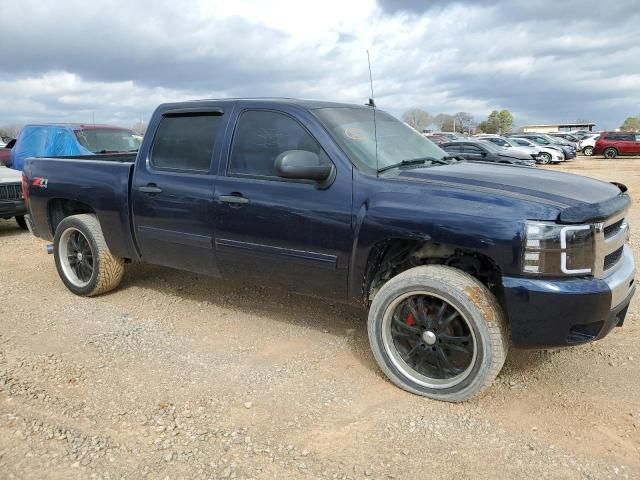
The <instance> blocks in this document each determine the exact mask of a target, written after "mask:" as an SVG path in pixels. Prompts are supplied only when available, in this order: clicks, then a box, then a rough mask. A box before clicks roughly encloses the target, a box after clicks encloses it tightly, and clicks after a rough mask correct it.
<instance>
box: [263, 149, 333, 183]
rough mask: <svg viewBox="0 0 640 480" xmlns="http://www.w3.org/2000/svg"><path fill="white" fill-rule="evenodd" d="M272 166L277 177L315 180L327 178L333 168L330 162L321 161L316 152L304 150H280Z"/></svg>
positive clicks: (320, 180) (319, 180)
mask: <svg viewBox="0 0 640 480" xmlns="http://www.w3.org/2000/svg"><path fill="white" fill-rule="evenodd" d="M274 166H275V170H276V174H277V175H278V176H279V177H282V178H289V179H295V180H314V181H316V182H322V181H324V180H327V179H328V178H329V176H330V175H331V172H332V170H333V166H332V164H330V163H322V162H321V161H320V157H319V156H318V155H317V154H316V153H313V152H308V151H306V150H288V151H286V152H282V153H281V154H280V155H278V157H277V158H276V160H275V165H274Z"/></svg>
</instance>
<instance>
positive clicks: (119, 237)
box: [24, 153, 138, 259]
mask: <svg viewBox="0 0 640 480" xmlns="http://www.w3.org/2000/svg"><path fill="white" fill-rule="evenodd" d="M134 163H135V154H133V153H127V154H105V155H87V156H74V157H55V158H47V157H40V158H28V159H27V160H26V161H25V165H24V172H25V174H26V175H27V178H30V179H34V178H36V177H37V178H39V179H42V180H43V182H41V183H38V184H33V183H32V185H31V186H30V188H29V192H30V195H29V197H30V198H29V202H30V210H31V215H32V217H33V224H34V225H37V226H38V232H34V233H36V234H37V235H38V236H40V237H42V238H45V239H48V240H52V239H53V233H54V232H53V231H52V223H55V218H56V215H55V213H54V211H55V210H56V209H60V208H64V209H76V208H82V207H83V206H87V208H90V209H91V210H92V211H94V212H95V214H96V215H97V217H98V220H99V221H100V225H101V226H102V230H103V232H104V237H105V240H106V242H107V245H108V246H109V248H110V249H111V251H112V252H113V253H114V254H116V255H118V256H121V257H124V258H131V259H137V258H138V253H137V249H136V247H135V243H134V240H133V235H132V232H131V208H130V204H129V202H130V199H129V185H130V179H131V175H132V172H133V167H134ZM70 194H72V197H71V198H70ZM62 199H64V200H62ZM69 202H72V203H69ZM41 230H42V231H41Z"/></svg>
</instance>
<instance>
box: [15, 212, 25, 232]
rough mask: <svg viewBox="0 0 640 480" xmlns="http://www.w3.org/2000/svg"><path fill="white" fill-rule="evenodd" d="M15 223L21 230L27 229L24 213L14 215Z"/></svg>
mask: <svg viewBox="0 0 640 480" xmlns="http://www.w3.org/2000/svg"><path fill="white" fill-rule="evenodd" d="M16 223H17V224H18V226H19V227H20V228H21V229H22V230H27V228H28V227H27V221H26V220H25V219H24V215H18V216H17V217H16Z"/></svg>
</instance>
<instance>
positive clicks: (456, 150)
mask: <svg viewBox="0 0 640 480" xmlns="http://www.w3.org/2000/svg"><path fill="white" fill-rule="evenodd" d="M442 148H443V149H444V150H446V151H447V152H452V153H460V152H461V151H462V148H461V147H460V145H445V146H443V147H442Z"/></svg>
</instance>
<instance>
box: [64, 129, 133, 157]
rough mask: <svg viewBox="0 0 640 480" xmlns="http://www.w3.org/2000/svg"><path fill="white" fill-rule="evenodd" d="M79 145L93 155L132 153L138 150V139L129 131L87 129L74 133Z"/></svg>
mask: <svg viewBox="0 0 640 480" xmlns="http://www.w3.org/2000/svg"><path fill="white" fill-rule="evenodd" d="M75 134H76V138H77V139H78V142H79V143H80V145H82V146H83V147H84V148H86V149H87V150H89V151H91V152H93V153H116V152H132V151H135V150H138V148H140V143H141V140H140V137H138V136H136V135H135V134H134V133H133V132H132V131H131V130H124V129H123V130H120V129H116V128H87V129H83V130H76V131H75Z"/></svg>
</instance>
